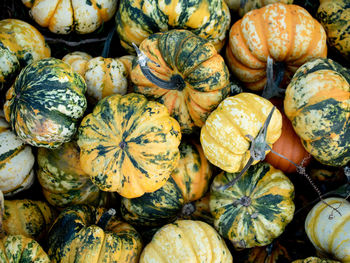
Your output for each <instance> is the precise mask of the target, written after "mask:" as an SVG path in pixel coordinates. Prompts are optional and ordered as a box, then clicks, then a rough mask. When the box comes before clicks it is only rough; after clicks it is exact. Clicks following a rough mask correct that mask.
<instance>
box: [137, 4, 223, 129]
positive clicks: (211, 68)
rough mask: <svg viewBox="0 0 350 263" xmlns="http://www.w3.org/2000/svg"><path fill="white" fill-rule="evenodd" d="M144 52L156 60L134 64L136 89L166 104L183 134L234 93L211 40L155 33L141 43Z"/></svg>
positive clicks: (184, 33)
mask: <svg viewBox="0 0 350 263" xmlns="http://www.w3.org/2000/svg"><path fill="white" fill-rule="evenodd" d="M203 2H204V1H203ZM214 2H215V1H214ZM140 52H141V53H143V54H144V55H145V56H146V57H147V58H148V59H150V60H151V61H152V63H151V62H149V63H148V65H146V66H143V63H144V61H140V60H139V61H138V62H139V63H138V64H133V68H132V71H131V80H132V82H133V83H134V85H135V86H134V90H135V92H137V93H142V94H144V95H145V96H146V97H147V98H149V99H154V100H156V101H158V102H160V103H162V104H164V105H165V106H166V107H167V108H168V110H169V113H170V115H171V116H172V117H174V118H175V119H176V120H177V121H178V122H179V123H180V126H181V132H182V133H192V132H194V131H195V128H196V127H201V126H203V124H204V122H205V120H206V119H207V117H208V115H209V114H210V113H211V112H212V111H213V110H214V109H215V108H216V107H217V105H218V104H219V103H220V102H221V101H222V100H223V99H224V98H225V97H227V95H228V94H229V92H230V80H229V71H228V68H227V67H226V64H225V62H224V59H223V58H222V57H221V55H220V54H219V53H218V52H217V51H216V49H215V48H214V46H213V45H212V44H211V43H210V42H208V41H207V40H205V39H203V38H201V37H199V36H196V35H195V34H193V33H192V32H190V31H187V30H170V31H168V32H164V33H158V34H153V35H151V36H150V37H148V38H147V39H145V40H144V41H143V42H142V43H141V44H140ZM153 62H154V63H153ZM146 63H147V61H146Z"/></svg>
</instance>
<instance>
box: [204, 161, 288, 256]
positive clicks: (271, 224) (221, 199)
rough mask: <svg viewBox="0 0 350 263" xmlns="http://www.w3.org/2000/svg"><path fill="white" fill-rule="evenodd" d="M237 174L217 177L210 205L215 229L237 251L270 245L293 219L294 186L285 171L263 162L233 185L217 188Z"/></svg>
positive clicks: (212, 186) (221, 174) (213, 185)
mask: <svg viewBox="0 0 350 263" xmlns="http://www.w3.org/2000/svg"><path fill="white" fill-rule="evenodd" d="M237 175H238V173H227V172H222V173H220V174H219V175H217V176H216V177H215V178H214V181H213V183H212V185H211V192H210V193H211V194H210V202H209V206H210V211H211V213H212V215H213V217H214V226H215V228H216V229H217V230H218V232H219V233H220V234H221V235H222V236H223V237H225V238H227V239H229V240H230V241H231V242H232V244H233V245H234V246H235V248H237V249H242V248H251V247H255V246H266V245H268V244H270V243H271V242H272V241H273V239H275V238H276V237H278V236H279V235H281V234H282V233H283V231H284V229H285V227H286V225H287V224H288V223H289V222H290V221H291V220H292V219H293V215H294V209H295V206H294V203H293V198H294V186H293V184H292V182H291V181H290V180H289V179H288V177H287V176H285V175H284V174H283V173H282V172H281V171H279V170H277V169H275V168H273V167H272V166H271V165H270V164H268V163H263V162H260V163H258V164H256V165H254V166H251V167H250V168H249V169H248V170H247V172H246V173H245V174H244V175H243V176H242V177H241V179H239V180H238V181H237V182H236V183H235V184H234V185H233V186H231V187H229V188H227V189H226V190H219V189H217V188H218V187H220V186H223V185H226V184H227V183H229V182H230V181H231V180H233V179H234V178H235V177H237ZM247 197H249V201H247V202H244V199H245V198H247Z"/></svg>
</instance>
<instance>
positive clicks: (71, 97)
mask: <svg viewBox="0 0 350 263" xmlns="http://www.w3.org/2000/svg"><path fill="white" fill-rule="evenodd" d="M85 91H86V84H85V82H84V80H83V78H82V77H81V76H80V75H79V74H77V73H75V72H74V71H73V69H72V68H71V67H70V66H68V65H67V64H65V63H64V62H62V61H61V60H59V59H55V58H48V59H42V60H39V61H36V62H34V63H32V64H30V65H28V66H27V67H25V68H24V69H23V70H22V71H21V73H20V74H19V76H18V78H17V79H16V82H15V84H14V88H13V90H11V91H9V92H10V93H11V92H12V97H11V98H9V100H8V101H7V102H6V104H5V114H6V108H8V109H7V111H8V114H9V119H10V123H11V126H12V129H13V130H14V131H15V133H16V135H17V136H19V137H20V138H21V139H23V140H24V141H25V142H27V143H29V144H31V145H34V146H38V147H48V148H52V147H57V146H59V145H61V144H62V143H63V142H66V141H69V140H71V137H72V136H73V135H74V133H75V131H76V128H77V122H78V120H79V118H81V117H82V115H83V113H84V111H85V109H86V107H87V102H86V98H85V96H84V93H85Z"/></svg>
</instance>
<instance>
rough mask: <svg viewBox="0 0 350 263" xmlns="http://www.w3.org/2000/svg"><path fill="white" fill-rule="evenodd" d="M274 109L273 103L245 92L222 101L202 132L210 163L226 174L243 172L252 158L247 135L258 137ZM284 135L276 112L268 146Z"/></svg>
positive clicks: (280, 120)
mask: <svg viewBox="0 0 350 263" xmlns="http://www.w3.org/2000/svg"><path fill="white" fill-rule="evenodd" d="M272 108H273V105H272V103H271V102H270V101H268V100H266V99H264V98H262V97H260V96H258V95H255V94H253V93H246V92H242V93H239V94H237V95H235V96H231V97H228V98H226V99H225V100H223V101H222V102H221V103H220V104H219V106H218V107H217V108H216V109H215V110H214V111H213V112H212V113H211V114H210V115H209V117H208V119H207V120H206V122H205V124H204V126H203V127H202V129H201V134H200V140H201V145H202V147H203V151H204V154H205V156H206V157H207V159H208V160H209V161H210V162H211V163H212V164H214V165H216V166H218V167H219V168H221V169H222V170H224V171H227V172H230V173H234V172H239V171H241V170H242V169H243V167H244V166H245V165H246V164H247V162H248V160H249V158H250V157H251V154H250V151H249V148H250V145H251V141H250V139H249V138H247V137H246V135H251V136H252V137H254V138H255V137H256V136H257V134H258V133H259V131H260V129H261V128H262V127H263V124H264V122H265V121H266V119H267V116H268V114H269V112H270V111H271V109H272ZM281 131H282V117H281V113H280V112H279V111H278V110H277V109H276V110H274V112H273V114H272V117H271V122H270V124H269V125H268V128H267V133H266V140H265V141H266V142H267V144H268V145H269V146H271V145H272V144H273V143H274V142H275V141H276V140H277V139H278V138H279V137H280V135H281ZM268 152H269V151H268V150H266V153H268ZM256 163H257V161H254V162H253V164H256Z"/></svg>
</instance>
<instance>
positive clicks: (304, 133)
mask: <svg viewBox="0 0 350 263" xmlns="http://www.w3.org/2000/svg"><path fill="white" fill-rule="evenodd" d="M349 84H350V73H349V71H348V70H347V69H346V68H343V67H342V66H341V65H339V64H338V63H336V62H334V61H332V60H330V59H321V58H319V59H315V60H312V61H310V62H307V63H305V64H304V65H303V66H302V67H300V68H299V69H298V71H297V72H296V73H295V75H294V76H293V79H292V81H291V83H290V84H289V85H288V87H287V90H286V95H285V99H284V111H285V113H286V115H287V117H288V118H289V119H290V120H291V122H292V124H293V127H294V130H295V132H296V133H297V134H298V136H299V137H300V138H301V141H302V143H303V146H304V147H305V149H306V150H307V151H308V152H309V153H310V154H311V155H312V156H313V157H314V158H315V159H316V160H317V161H319V162H321V163H323V164H326V165H330V166H343V165H345V164H346V163H347V162H348V161H349V160H350V148H349V145H350V85H349Z"/></svg>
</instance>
